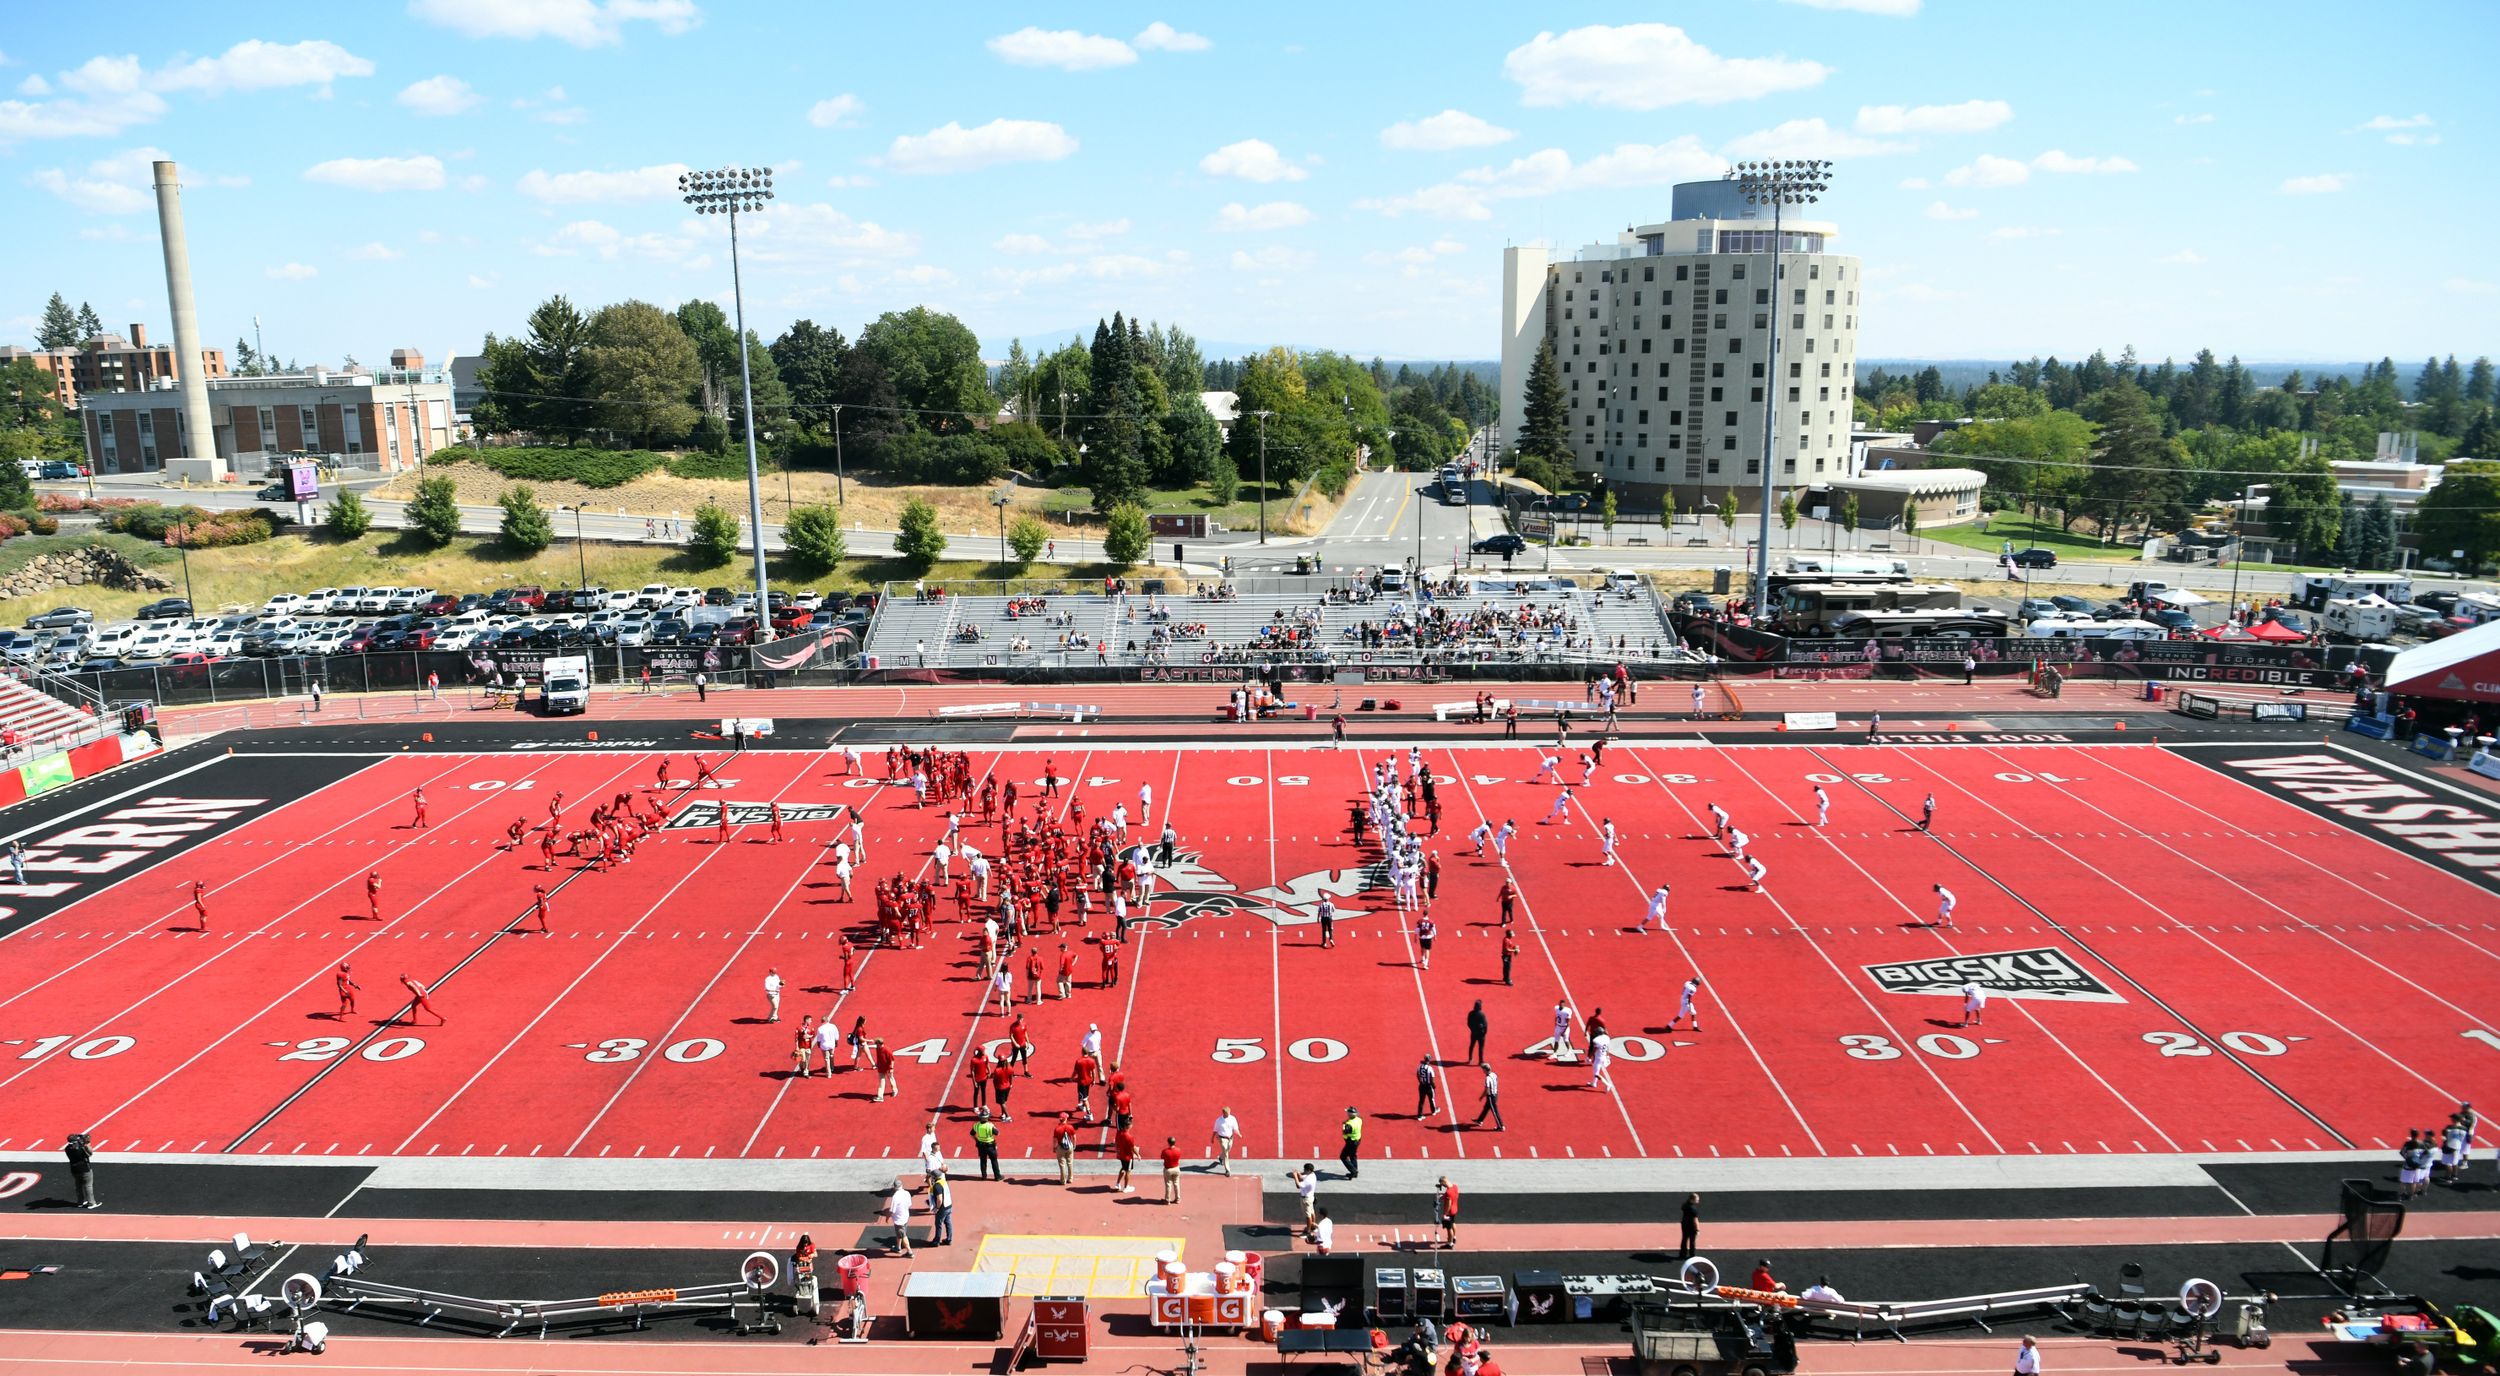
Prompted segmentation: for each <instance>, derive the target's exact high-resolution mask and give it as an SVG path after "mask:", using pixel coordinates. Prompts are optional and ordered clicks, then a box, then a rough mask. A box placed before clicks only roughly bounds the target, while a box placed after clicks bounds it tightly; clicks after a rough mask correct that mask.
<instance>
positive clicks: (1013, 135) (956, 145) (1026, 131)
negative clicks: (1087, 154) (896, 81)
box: [879, 119, 1077, 173]
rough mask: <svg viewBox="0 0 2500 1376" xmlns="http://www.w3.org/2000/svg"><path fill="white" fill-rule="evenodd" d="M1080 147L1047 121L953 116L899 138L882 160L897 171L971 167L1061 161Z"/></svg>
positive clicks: (944, 170) (946, 169) (910, 171)
mask: <svg viewBox="0 0 2500 1376" xmlns="http://www.w3.org/2000/svg"><path fill="white" fill-rule="evenodd" d="M1076 148H1077V143H1076V139H1075V137H1074V136H1072V135H1071V134H1069V133H1068V131H1067V130H1065V129H1062V128H1060V127H1059V126H1058V125H1056V124H1052V123H1049V122H1048V121H1045V120H1037V119H994V120H991V121H990V122H989V123H987V124H984V125H979V126H977V127H975V128H971V129H966V128H965V127H963V126H962V125H961V124H957V123H955V122H953V121H951V120H950V121H948V122H947V123H945V124H942V125H939V126H938V127H937V128H935V129H932V130H930V131H929V132H928V133H925V134H904V135H902V136H900V137H898V138H896V139H895V140H894V143H893V145H892V146H891V147H889V148H887V149H886V150H885V156H884V157H883V158H881V159H879V162H880V164H881V165H883V166H886V167H890V168H892V169H894V170H895V171H897V172H909V173H936V172H971V171H975V170H977V169H980V168H984V167H995V166H997V165H998V164H1000V163H1009V162H1057V161H1058V160H1060V159H1061V158H1064V157H1066V156H1068V155H1069V154H1071V153H1074V152H1075V151H1076Z"/></svg>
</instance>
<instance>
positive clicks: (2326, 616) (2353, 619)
mask: <svg viewBox="0 0 2500 1376" xmlns="http://www.w3.org/2000/svg"><path fill="white" fill-rule="evenodd" d="M2401 623H2402V616H2401V614H2400V613H2399V612H2398V611H2397V610H2396V604H2395V603H2393V602H2390V601H2388V600H2387V599H2386V598H2384V597H2338V598H2336V599H2334V600H2333V601H2330V602H2328V603H2327V604H2326V610H2325V611H2324V612H2321V613H2320V614H2319V616H2318V625H2319V627H2320V629H2322V630H2324V631H2325V632H2326V633H2327V634H2328V635H2330V636H2334V637H2336V638H2337V639H2341V640H2358V641H2363V642H2365V643H2367V642H2375V641H2384V640H2386V639H2388V638H2389V637H2390V636H2393V635H2394V634H2395V633H2396V629H2397V627H2398V626H2399V625H2400V624H2401Z"/></svg>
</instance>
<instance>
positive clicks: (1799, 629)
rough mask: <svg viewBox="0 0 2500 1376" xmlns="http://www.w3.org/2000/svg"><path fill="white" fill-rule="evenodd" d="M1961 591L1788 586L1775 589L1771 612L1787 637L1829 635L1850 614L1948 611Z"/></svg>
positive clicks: (1889, 585)
mask: <svg viewBox="0 0 2500 1376" xmlns="http://www.w3.org/2000/svg"><path fill="white" fill-rule="evenodd" d="M1961 605H1962V590H1961V589H1960V588H1957V587H1954V586H1952V585H1951V584H1947V583H1893V582H1885V583H1790V584H1786V585H1784V586H1781V587H1778V588H1776V589H1775V590H1774V591H1773V593H1772V597H1771V610H1772V611H1773V612H1774V613H1775V614H1776V615H1777V616H1778V617H1779V621H1780V625H1781V627H1782V628H1783V629H1785V630H1786V631H1787V632H1788V633H1789V634H1791V635H1830V634H1833V628H1834V626H1835V625H1836V624H1837V623H1838V621H1839V619H1840V618H1841V617H1843V616H1845V615H1847V614H1849V613H1851V612H1909V611H1950V610H1953V609H1956V608H1958V607H1960V606H1961Z"/></svg>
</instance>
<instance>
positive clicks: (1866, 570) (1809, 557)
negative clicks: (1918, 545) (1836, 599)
mask: <svg viewBox="0 0 2500 1376" xmlns="http://www.w3.org/2000/svg"><path fill="white" fill-rule="evenodd" d="M1782 567H1783V571H1785V572H1788V573H1810V574H1816V575H1818V576H1822V577H1832V576H1835V575H1837V576H1839V577H1844V578H1907V577H1909V576H1910V565H1909V562H1908V561H1907V560H1903V559H1885V558H1880V557H1877V556H1873V555H1863V554H1792V555H1790V556H1789V557H1788V558H1787V560H1786V561H1785V562H1784V564H1783V566H1782Z"/></svg>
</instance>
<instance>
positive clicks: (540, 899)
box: [530, 884, 547, 932]
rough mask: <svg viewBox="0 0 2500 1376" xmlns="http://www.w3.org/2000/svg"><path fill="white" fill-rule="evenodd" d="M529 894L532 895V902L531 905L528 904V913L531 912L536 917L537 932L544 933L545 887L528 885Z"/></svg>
mask: <svg viewBox="0 0 2500 1376" xmlns="http://www.w3.org/2000/svg"><path fill="white" fill-rule="evenodd" d="M530 893H531V895H532V901H531V903H530V911H531V912H533V913H535V914H536V915H537V917H538V930H540V931H542V932H543V931H546V930H547V886H546V885H544V884H532V885H530Z"/></svg>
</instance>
